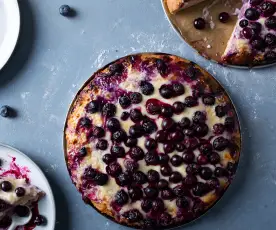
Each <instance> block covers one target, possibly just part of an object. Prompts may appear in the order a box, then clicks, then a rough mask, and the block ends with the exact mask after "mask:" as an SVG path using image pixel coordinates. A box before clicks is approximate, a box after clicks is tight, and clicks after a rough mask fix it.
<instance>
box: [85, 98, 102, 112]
mask: <svg viewBox="0 0 276 230" xmlns="http://www.w3.org/2000/svg"><path fill="white" fill-rule="evenodd" d="M99 110H100V105H99V102H98V101H97V100H93V101H91V102H89V103H88V104H87V106H86V112H88V113H92V114H93V113H96V112H98V111H99Z"/></svg>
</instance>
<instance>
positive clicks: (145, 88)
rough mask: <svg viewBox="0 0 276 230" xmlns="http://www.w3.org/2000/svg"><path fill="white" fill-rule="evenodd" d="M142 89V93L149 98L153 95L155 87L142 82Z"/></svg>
mask: <svg viewBox="0 0 276 230" xmlns="http://www.w3.org/2000/svg"><path fill="white" fill-rule="evenodd" d="M140 88H141V91H142V93H143V94H144V95H147V96H149V95H151V94H153V92H154V87H153V85H152V84H151V83H150V82H148V81H141V83H140Z"/></svg>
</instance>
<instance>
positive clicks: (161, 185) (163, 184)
mask: <svg viewBox="0 0 276 230" xmlns="http://www.w3.org/2000/svg"><path fill="white" fill-rule="evenodd" d="M168 186H169V183H168V181H166V180H164V179H161V180H160V181H159V182H158V184H157V188H159V189H161V190H162V189H165V188H167V187H168Z"/></svg>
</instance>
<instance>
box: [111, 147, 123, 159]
mask: <svg viewBox="0 0 276 230" xmlns="http://www.w3.org/2000/svg"><path fill="white" fill-rule="evenodd" d="M110 152H111V154H112V155H113V156H115V157H116V158H122V157H124V156H125V155H126V153H125V149H124V148H123V147H121V146H118V145H113V146H112V147H111V149H110Z"/></svg>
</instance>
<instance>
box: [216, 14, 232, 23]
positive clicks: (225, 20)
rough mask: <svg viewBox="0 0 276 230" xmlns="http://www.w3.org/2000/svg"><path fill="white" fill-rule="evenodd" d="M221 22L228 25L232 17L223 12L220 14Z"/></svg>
mask: <svg viewBox="0 0 276 230" xmlns="http://www.w3.org/2000/svg"><path fill="white" fill-rule="evenodd" d="M218 18H219V21H220V22H222V23H226V22H228V21H229V19H230V15H229V14H228V13H227V12H222V13H220V14H219V17H218Z"/></svg>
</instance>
